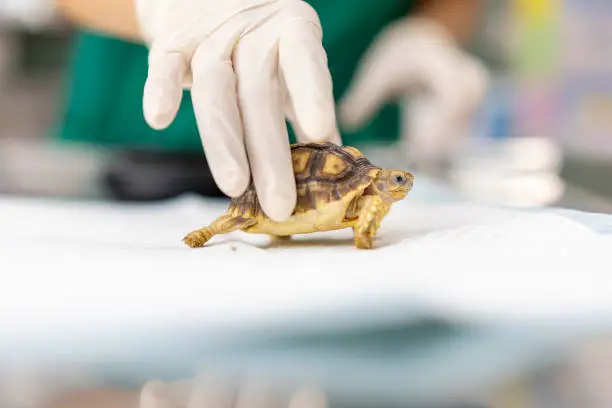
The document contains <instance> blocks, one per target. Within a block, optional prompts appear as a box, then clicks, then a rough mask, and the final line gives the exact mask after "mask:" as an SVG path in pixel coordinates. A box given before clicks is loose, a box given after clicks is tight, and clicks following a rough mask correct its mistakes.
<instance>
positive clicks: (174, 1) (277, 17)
mask: <svg viewBox="0 0 612 408" xmlns="http://www.w3.org/2000/svg"><path fill="white" fill-rule="evenodd" d="M135 1H136V6H137V11H138V13H137V14H138V17H139V20H140V24H141V28H142V31H143V34H144V36H145V37H146V41H147V43H148V44H150V47H151V48H150V56H149V75H148V80H147V83H146V85H145V90H144V114H145V118H146V120H147V122H148V123H149V124H150V126H152V127H153V128H155V129H162V128H165V127H167V126H168V125H170V123H171V122H172V121H173V120H174V118H175V115H176V113H177V110H178V108H179V105H180V102H181V96H182V90H183V87H189V88H191V97H192V100H193V106H194V110H195V117H196V120H197V124H198V128H199V131H200V135H201V138H202V143H203V146H204V150H205V152H206V157H207V159H208V161H209V165H210V168H211V171H212V174H213V177H214V178H215V180H216V182H217V184H218V185H219V188H220V189H221V190H222V191H223V192H224V193H225V194H227V195H229V196H231V197H236V196H238V195H240V194H242V193H243V192H244V191H245V189H246V188H247V186H248V184H249V181H250V176H251V173H252V177H253V180H254V183H255V187H256V189H257V192H258V196H259V199H260V201H261V204H262V207H263V210H264V212H266V214H267V215H268V216H269V217H271V218H273V219H275V220H279V221H280V220H284V219H286V218H287V217H288V216H289V215H290V214H291V212H292V211H293V209H294V207H295V200H296V191H295V181H294V177H293V169H292V161H291V155H290V151H289V144H288V135H287V128H286V125H285V117H287V118H288V119H289V120H290V121H292V124H294V127H295V128H296V133H297V136H298V138H299V140H300V141H323V140H331V141H334V142H336V143H340V138H339V134H338V131H337V127H336V117H335V111H334V109H335V107H334V99H333V93H332V81H331V75H330V73H329V68H328V65H327V55H326V53H325V51H324V49H323V45H322V42H321V39H322V32H321V26H320V22H319V19H318V16H317V13H316V12H315V10H314V9H312V8H311V7H310V6H309V5H308V4H307V3H305V2H304V1H302V0H231V1H220V0H135ZM247 156H248V159H247ZM249 164H250V166H249Z"/></svg>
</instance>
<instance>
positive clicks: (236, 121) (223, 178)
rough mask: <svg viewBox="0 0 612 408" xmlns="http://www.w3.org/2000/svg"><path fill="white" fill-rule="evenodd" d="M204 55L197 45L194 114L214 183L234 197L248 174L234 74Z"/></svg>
mask: <svg viewBox="0 0 612 408" xmlns="http://www.w3.org/2000/svg"><path fill="white" fill-rule="evenodd" d="M200 53H201V54H200ZM206 53H207V50H206V49H205V47H204V46H201V47H200V49H199V50H198V51H197V52H196V56H197V57H198V58H195V57H194V59H193V63H192V72H193V85H192V88H191V98H192V101H193V108H194V113H195V117H196V122H197V124H198V130H199V132H200V137H201V139H202V145H203V147H204V151H205V153H206V160H207V161H208V165H209V167H210V169H211V173H212V175H213V177H214V179H215V181H216V182H217V184H218V186H219V188H220V189H221V191H223V192H224V193H225V194H226V195H228V196H230V197H237V196H239V195H241V194H242V193H244V191H245V190H246V188H247V187H248V185H249V181H250V171H249V162H248V159H247V155H246V150H245V147H244V137H243V130H242V122H241V118H240V111H239V109H238V100H237V96H236V75H235V73H234V69H233V67H232V64H231V62H230V61H223V60H222V59H220V58H214V57H213V58H209V57H203V56H202V55H205V54H206ZM197 54H200V55H197Z"/></svg>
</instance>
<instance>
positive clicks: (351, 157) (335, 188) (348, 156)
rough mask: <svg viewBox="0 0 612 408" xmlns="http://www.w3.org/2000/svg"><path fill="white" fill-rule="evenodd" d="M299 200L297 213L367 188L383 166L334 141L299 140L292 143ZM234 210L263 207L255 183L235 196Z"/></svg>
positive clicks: (253, 211) (250, 210)
mask: <svg viewBox="0 0 612 408" xmlns="http://www.w3.org/2000/svg"><path fill="white" fill-rule="evenodd" d="M291 156H292V160H293V173H294V175H295V182H296V190H297V203H296V208H295V211H294V213H300V212H306V211H310V210H314V209H317V208H318V207H320V206H321V205H322V204H327V203H330V202H334V201H339V200H342V199H343V198H345V197H347V196H348V195H351V194H356V193H358V192H361V191H362V190H364V189H365V188H366V187H367V186H368V185H370V183H371V182H372V180H373V179H374V177H376V174H377V173H378V172H379V171H380V168H379V167H377V166H374V165H373V164H372V163H370V161H369V160H368V159H367V158H366V157H365V156H364V155H363V154H362V153H361V152H360V151H359V150H357V149H355V148H354V147H343V146H338V145H336V144H333V143H298V144H294V145H292V146H291ZM230 208H231V209H232V210H233V212H234V214H245V215H246V214H247V213H250V214H252V215H257V214H259V213H260V211H261V207H260V205H259V201H258V199H257V194H256V192H255V188H254V185H253V184H252V183H251V185H250V186H249V188H248V189H247V191H246V192H245V193H244V194H243V195H241V196H240V197H237V198H235V199H233V200H232V202H231V204H230Z"/></svg>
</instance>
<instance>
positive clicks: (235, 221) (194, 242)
mask: <svg viewBox="0 0 612 408" xmlns="http://www.w3.org/2000/svg"><path fill="white" fill-rule="evenodd" d="M254 223H255V221H254V220H250V219H245V218H242V217H233V216H231V215H224V216H221V217H219V218H218V219H217V220H215V221H214V222H213V223H211V224H210V225H209V226H207V227H204V228H201V229H199V230H196V231H193V232H191V233H189V234H188V235H187V236H186V237H185V238H184V239H183V242H185V244H187V245H188V246H189V247H191V248H201V247H203V246H204V245H205V244H206V243H207V242H208V241H209V240H210V239H211V238H212V237H213V236H215V235H217V234H229V233H230V232H233V231H237V230H239V229H242V228H246V227H248V226H250V225H252V224H254Z"/></svg>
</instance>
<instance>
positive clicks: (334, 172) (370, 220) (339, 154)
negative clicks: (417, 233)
mask: <svg viewBox="0 0 612 408" xmlns="http://www.w3.org/2000/svg"><path fill="white" fill-rule="evenodd" d="M291 154H292V158H293V169H294V173H295V181H296V187H297V203H296V207H295V210H294V212H293V215H292V216H291V217H290V218H289V219H288V220H286V221H284V222H275V221H273V220H271V219H270V218H268V217H267V216H266V215H265V214H264V212H263V211H262V209H261V206H260V204H259V201H258V199H257V194H256V192H255V188H254V187H253V185H252V184H251V186H250V187H249V188H248V189H247V191H246V192H245V193H244V194H242V195H241V196H240V197H237V198H234V199H233V200H232V201H231V203H230V206H229V209H228V211H227V212H226V213H225V214H224V215H222V216H221V217H219V218H218V219H216V220H215V221H213V222H212V223H211V224H210V225H209V226H207V227H204V228H202V229H200V230H197V231H194V232H192V233H190V234H189V235H187V236H186V237H185V238H184V242H185V243H186V244H187V245H188V246H190V247H192V248H198V247H202V246H204V244H206V242H208V240H210V239H211V238H212V237H213V236H214V235H217V234H227V233H230V232H232V231H236V230H242V231H245V232H249V233H254V234H268V235H271V236H273V237H277V238H280V239H288V238H289V237H290V236H291V235H293V234H308V233H313V232H320V231H331V230H338V229H343V228H352V229H353V232H354V241H355V246H356V247H357V248H360V249H371V248H372V238H373V237H374V236H375V235H376V233H377V231H378V229H379V227H380V222H381V221H382V219H383V218H384V217H385V216H386V215H387V213H388V212H389V209H390V208H391V205H392V204H393V203H395V202H396V201H399V200H402V199H404V198H405V197H406V196H407V195H408V193H409V192H410V190H412V185H413V181H414V176H413V175H412V174H411V173H409V172H407V171H402V170H392V169H382V168H380V167H376V166H374V165H373V164H371V163H370V161H369V160H368V159H367V158H366V157H364V155H363V154H362V153H361V152H360V151H359V150H357V149H355V148H354V147H341V146H337V145H335V144H333V143H305V144H295V145H292V146H291Z"/></svg>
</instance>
